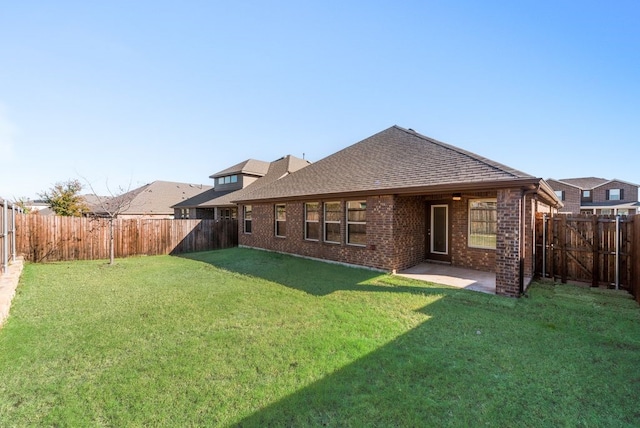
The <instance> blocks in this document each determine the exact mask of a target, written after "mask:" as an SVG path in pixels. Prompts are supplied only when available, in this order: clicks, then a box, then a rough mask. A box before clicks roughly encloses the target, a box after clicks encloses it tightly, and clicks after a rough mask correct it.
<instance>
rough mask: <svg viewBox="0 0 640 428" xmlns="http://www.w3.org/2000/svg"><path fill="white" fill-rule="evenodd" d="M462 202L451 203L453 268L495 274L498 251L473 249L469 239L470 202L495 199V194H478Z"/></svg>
mask: <svg viewBox="0 0 640 428" xmlns="http://www.w3.org/2000/svg"><path fill="white" fill-rule="evenodd" d="M470 196H473V197H465V198H462V199H461V200H460V201H452V202H451V205H450V207H451V264H452V265H453V266H460V267H465V268H468V269H477V270H483V271H487V272H493V271H494V270H495V264H496V251H495V250H491V249H484V248H472V247H469V245H468V237H469V200H471V199H476V198H478V199H484V198H495V197H496V194H495V192H491V193H486V192H484V193H477V194H475V195H470Z"/></svg>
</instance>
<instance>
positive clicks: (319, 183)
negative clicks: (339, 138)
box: [235, 126, 537, 201]
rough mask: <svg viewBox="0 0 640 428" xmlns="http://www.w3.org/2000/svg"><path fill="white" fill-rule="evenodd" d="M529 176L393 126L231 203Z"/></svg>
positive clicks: (519, 178)
mask: <svg viewBox="0 0 640 428" xmlns="http://www.w3.org/2000/svg"><path fill="white" fill-rule="evenodd" d="M523 179H527V180H531V181H534V180H537V179H536V178H535V177H534V176H532V175H529V174H526V173H524V172H521V171H518V170H516V169H513V168H510V167H508V166H505V165H502V164H500V163H498V162H494V161H492V160H490V159H487V158H484V157H482V156H479V155H476V154H474V153H471V152H468V151H466V150H463V149H460V148H458V147H454V146H451V145H449V144H446V143H443V142H441V141H437V140H434V139H432V138H429V137H426V136H424V135H420V134H418V133H417V132H414V131H412V130H407V129H404V128H401V127H399V126H392V127H391V128H388V129H386V130H384V131H382V132H379V133H377V134H375V135H373V136H371V137H369V138H366V139H364V140H362V141H360V142H358V143H356V144H354V145H352V146H349V147H347V148H345V149H343V150H340V151H339V152H336V153H334V154H332V155H330V156H328V157H326V158H324V159H321V160H319V161H318V162H315V163H313V164H311V165H309V166H308V167H306V168H304V169H302V170H300V171H297V172H296V173H294V174H291V175H289V176H287V177H284V178H283V179H281V180H278V182H275V183H273V184H272V185H270V186H263V187H261V188H259V189H253V190H252V191H251V192H246V194H244V195H242V197H241V198H236V199H235V200H236V201H252V200H263V199H279V198H291V197H301V196H311V195H329V194H341V193H343V194H344V193H359V192H360V193H366V192H378V193H379V192H380V191H384V190H387V189H388V190H390V191H391V190H394V189H411V188H415V189H418V188H421V187H430V186H444V185H454V184H455V185H458V184H464V183H467V184H469V183H481V182H487V183H488V182H496V181H505V182H507V181H513V180H523Z"/></svg>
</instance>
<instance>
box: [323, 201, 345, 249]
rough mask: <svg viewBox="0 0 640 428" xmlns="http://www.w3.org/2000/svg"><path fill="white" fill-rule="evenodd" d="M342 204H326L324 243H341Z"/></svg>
mask: <svg viewBox="0 0 640 428" xmlns="http://www.w3.org/2000/svg"><path fill="white" fill-rule="evenodd" d="M341 217H342V214H341V212H340V202H325V203H324V241H325V242H331V243H334V244H339V243H340V218H341Z"/></svg>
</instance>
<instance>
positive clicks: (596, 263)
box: [591, 214, 600, 287]
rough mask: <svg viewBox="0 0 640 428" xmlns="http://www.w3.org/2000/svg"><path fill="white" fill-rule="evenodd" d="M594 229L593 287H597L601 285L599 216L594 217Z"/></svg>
mask: <svg viewBox="0 0 640 428" xmlns="http://www.w3.org/2000/svg"><path fill="white" fill-rule="evenodd" d="M592 227H593V243H592V245H593V247H592V248H591V250H592V253H593V265H592V268H591V276H592V278H591V286H592V287H597V286H599V285H600V222H599V221H598V216H597V215H595V214H594V215H593V217H592Z"/></svg>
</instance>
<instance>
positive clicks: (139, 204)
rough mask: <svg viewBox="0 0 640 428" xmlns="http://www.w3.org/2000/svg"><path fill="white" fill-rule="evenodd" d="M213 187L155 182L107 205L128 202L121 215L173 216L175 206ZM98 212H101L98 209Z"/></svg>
mask: <svg viewBox="0 0 640 428" xmlns="http://www.w3.org/2000/svg"><path fill="white" fill-rule="evenodd" d="M209 189H211V186H204V185H202V184H189V183H176V182H171V181H154V182H152V183H149V184H146V185H144V186H141V187H138V188H137V189H133V190H131V191H130V192H127V193H125V194H123V195H120V196H117V197H115V198H112V199H111V200H110V201H108V202H107V204H111V206H113V204H117V203H118V201H126V202H127V203H128V202H129V201H130V204H128V208H127V209H126V210H124V211H122V212H121V214H129V215H132V214H166V215H173V208H171V207H172V206H173V205H176V204H177V203H180V202H181V201H184V200H187V199H189V198H191V197H194V196H196V195H198V194H200V193H202V192H203V191H207V190H209ZM96 211H101V209H100V208H98V207H96Z"/></svg>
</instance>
